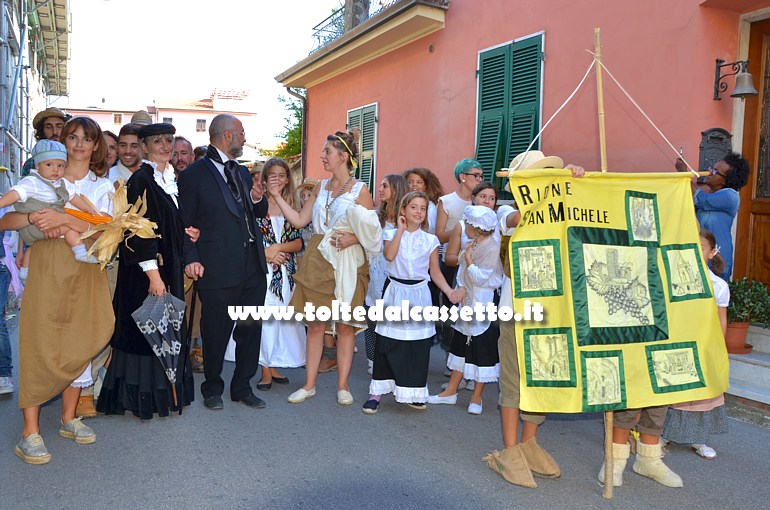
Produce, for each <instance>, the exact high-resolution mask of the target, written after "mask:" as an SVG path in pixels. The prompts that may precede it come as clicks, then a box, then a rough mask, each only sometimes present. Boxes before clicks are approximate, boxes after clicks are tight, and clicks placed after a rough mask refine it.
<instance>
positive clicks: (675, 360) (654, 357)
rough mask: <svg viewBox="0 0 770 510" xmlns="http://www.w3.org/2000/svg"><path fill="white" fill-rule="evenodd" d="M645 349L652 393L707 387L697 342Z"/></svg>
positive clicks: (649, 346) (652, 346)
mask: <svg viewBox="0 0 770 510" xmlns="http://www.w3.org/2000/svg"><path fill="white" fill-rule="evenodd" d="M644 349H645V352H646V353H647V368H648V370H649V372H650V382H651V383H652V391H654V392H655V393H670V392H672V391H682V390H689V389H692V388H703V387H705V386H706V383H705V381H704V379H703V371H702V370H701V366H700V358H699V356H698V345H697V343H696V342H694V341H693V342H676V343H673V344H661V345H647V346H645V348H644Z"/></svg>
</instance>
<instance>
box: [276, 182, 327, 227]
mask: <svg viewBox="0 0 770 510" xmlns="http://www.w3.org/2000/svg"><path fill="white" fill-rule="evenodd" d="M278 186H279V183H278V181H277V180H274V181H271V182H268V183H267V191H268V193H270V196H271V197H273V198H274V199H275V203H276V204H278V207H279V208H280V209H281V213H282V214H283V217H284V218H286V221H288V222H289V223H291V224H292V225H294V226H295V227H296V228H302V227H305V226H307V224H308V223H310V220H311V219H312V217H313V204H315V201H316V198H317V197H318V190H320V189H321V188H320V183H319V184H316V187H315V188H313V194H312V195H311V196H310V198H309V199H308V200H307V201H306V202H305V204H304V205H303V206H302V209H301V210H300V211H299V212H297V211H295V210H294V209H293V208H292V207H291V206H290V205H289V203H288V202H286V200H284V199H283V197H282V196H281V191H280V189H279V187H278Z"/></svg>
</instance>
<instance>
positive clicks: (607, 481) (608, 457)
mask: <svg viewBox="0 0 770 510" xmlns="http://www.w3.org/2000/svg"><path fill="white" fill-rule="evenodd" d="M600 31H601V30H600V29H599V28H598V27H597V28H594V44H595V47H596V51H595V53H594V59H596V98H597V105H598V109H599V151H600V153H601V165H602V166H601V168H602V172H606V171H607V136H606V131H605V128H604V90H603V82H602V66H601V62H602V45H601V34H600ZM614 421H615V416H614V414H613V412H612V411H605V412H604V490H603V491H602V496H604V498H605V499H612V490H613V485H612V478H613V477H612V473H613V458H612V429H613V427H614Z"/></svg>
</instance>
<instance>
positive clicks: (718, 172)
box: [708, 165, 727, 179]
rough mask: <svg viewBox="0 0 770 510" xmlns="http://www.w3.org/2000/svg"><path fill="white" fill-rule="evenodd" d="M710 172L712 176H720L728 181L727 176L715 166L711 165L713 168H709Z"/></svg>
mask: <svg viewBox="0 0 770 510" xmlns="http://www.w3.org/2000/svg"><path fill="white" fill-rule="evenodd" d="M708 172H709V174H711V175H718V176H720V177H721V178H722V179H727V174H723V173H721V172H720V171H719V170H717V169H716V168H714V165H711V166H710V167H709V168H708Z"/></svg>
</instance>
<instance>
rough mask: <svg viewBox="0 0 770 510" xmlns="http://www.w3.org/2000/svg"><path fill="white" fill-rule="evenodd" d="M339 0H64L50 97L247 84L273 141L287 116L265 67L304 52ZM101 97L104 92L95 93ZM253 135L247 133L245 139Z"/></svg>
mask: <svg viewBox="0 0 770 510" xmlns="http://www.w3.org/2000/svg"><path fill="white" fill-rule="evenodd" d="M338 5H339V0H278V1H276V0H214V1H203V0H71V1H70V12H71V19H72V33H71V34H70V40H69V43H70V57H71V59H70V62H69V73H68V74H69V79H70V85H69V94H70V95H69V97H68V98H61V99H58V100H57V101H56V102H54V103H52V104H53V106H59V107H64V108H66V107H67V106H68V105H71V106H73V107H87V106H104V107H110V106H111V107H114V108H116V109H117V108H121V109H122V108H125V109H134V108H135V109H140V108H144V107H146V105H151V104H153V100H156V101H157V102H158V103H159V104H160V103H161V102H162V101H163V100H164V99H178V100H186V99H190V100H192V99H203V98H207V97H209V95H210V93H211V91H212V89H214V88H221V89H236V90H250V91H251V95H252V99H253V100H254V103H253V104H254V111H255V112H256V113H257V118H258V119H259V120H260V122H259V126H260V127H259V130H258V132H257V133H254V134H253V135H252V134H248V135H247V136H248V138H249V142H259V143H261V144H265V145H272V144H273V143H274V142H275V141H276V140H275V138H274V137H275V135H276V134H277V133H279V132H281V131H282V130H283V126H284V123H285V121H284V119H285V118H286V117H287V115H288V114H287V112H286V110H285V107H284V106H283V105H282V104H281V103H279V102H278V97H279V96H280V95H282V94H283V95H286V94H285V89H284V88H283V87H282V86H281V85H280V84H278V83H277V82H276V81H275V79H274V77H275V76H276V75H278V74H280V73H281V72H282V71H284V70H286V69H288V68H289V67H291V66H292V65H294V64H295V63H296V62H298V61H300V60H302V59H303V58H305V57H306V56H307V55H308V53H309V52H310V49H311V48H312V46H313V39H312V28H313V27H314V26H315V25H317V24H318V23H320V22H321V21H323V20H324V19H325V18H326V17H327V16H329V15H330V14H331V12H332V10H333V9H334V8H335V7H336V6H338ZM102 99H104V101H102ZM252 138H254V139H253V140H252Z"/></svg>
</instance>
